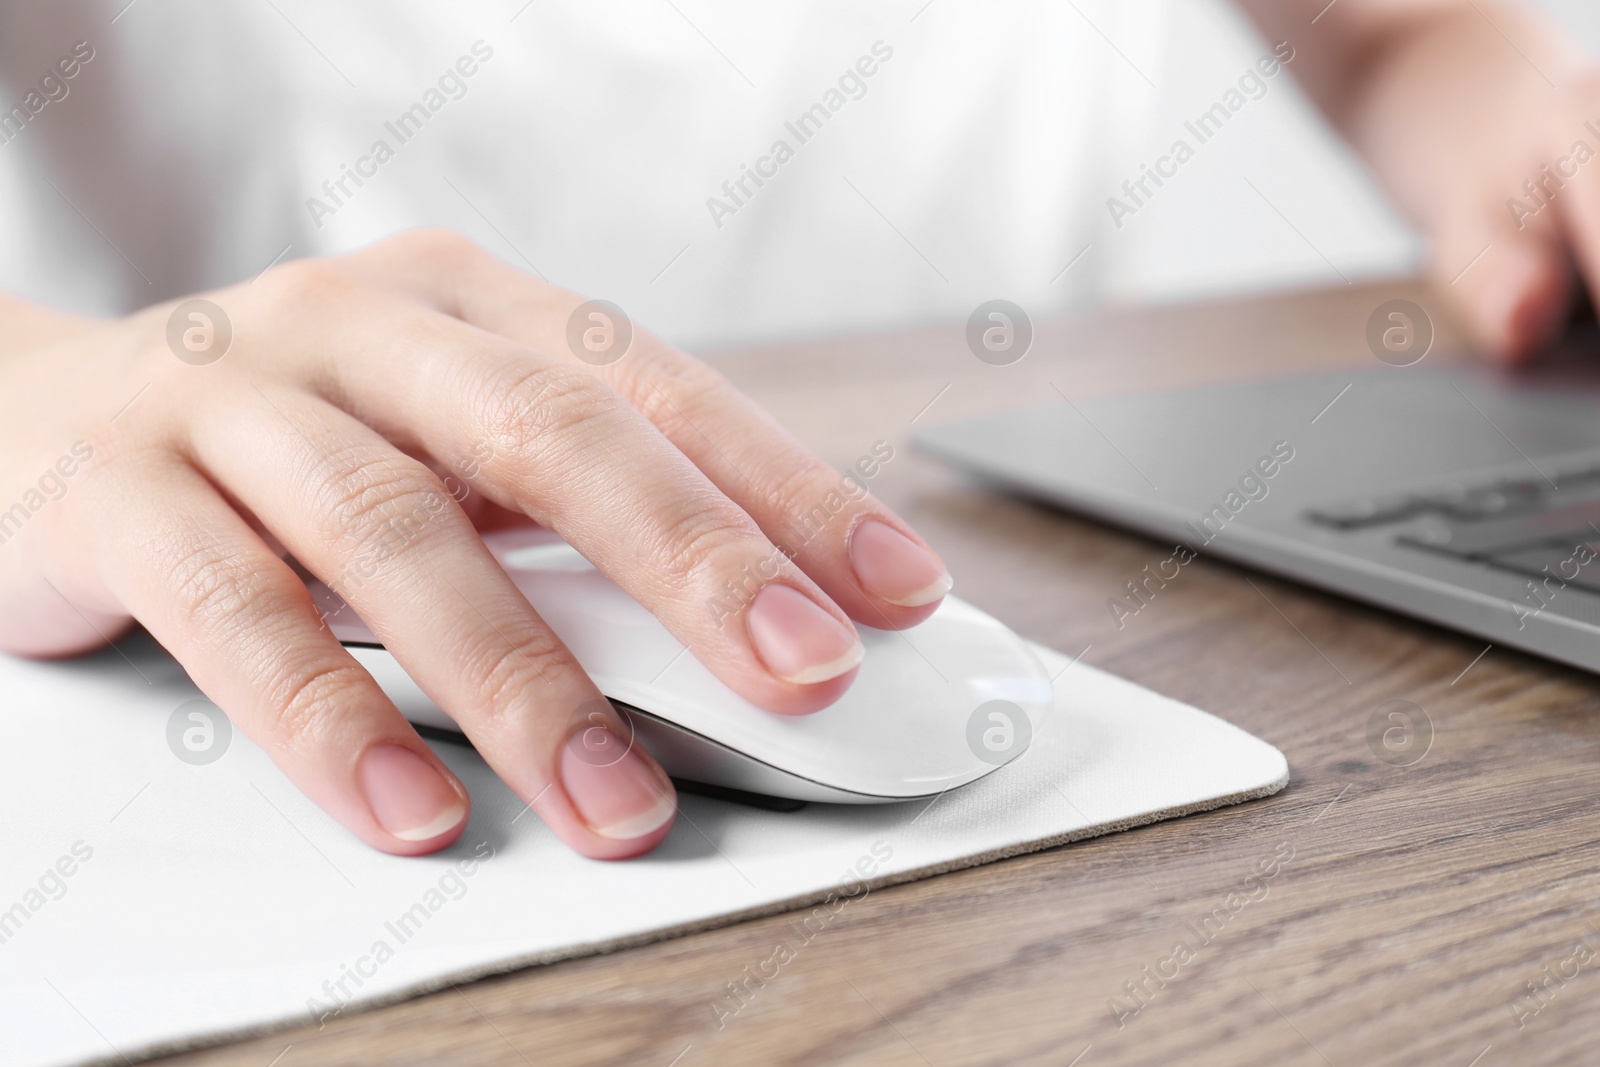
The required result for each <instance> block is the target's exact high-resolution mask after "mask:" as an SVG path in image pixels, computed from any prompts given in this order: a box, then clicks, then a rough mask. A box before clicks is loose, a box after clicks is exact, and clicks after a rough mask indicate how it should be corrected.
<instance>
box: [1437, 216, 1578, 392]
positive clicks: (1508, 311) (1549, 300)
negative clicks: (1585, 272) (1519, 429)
mask: <svg viewBox="0 0 1600 1067" xmlns="http://www.w3.org/2000/svg"><path fill="white" fill-rule="evenodd" d="M1433 273H1434V277H1435V279H1436V280H1437V281H1438V283H1439V289H1440V291H1442V292H1444V293H1446V294H1447V295H1449V296H1450V297H1451V298H1452V301H1453V303H1454V304H1455V306H1456V308H1457V310H1458V311H1459V312H1460V314H1461V316H1462V318H1463V319H1465V320H1466V323H1467V326H1468V328H1469V329H1470V330H1471V332H1472V336H1473V339H1474V340H1475V341H1476V342H1477V344H1478V345H1479V347H1481V348H1483V349H1484V350H1485V351H1487V352H1488V353H1489V354H1490V355H1491V356H1493V357H1494V358H1496V359H1498V360H1500V361H1502V362H1506V363H1521V362H1524V361H1526V360H1527V359H1529V358H1530V357H1531V356H1533V355H1534V354H1535V353H1537V352H1538V351H1539V350H1540V349H1541V348H1543V347H1544V346H1546V345H1548V344H1549V343H1550V342H1552V341H1553V340H1554V339H1555V337H1556V334H1557V332H1558V331H1559V330H1560V328H1561V325H1562V323H1563V322H1564V321H1565V320H1566V317H1567V314H1568V311H1569V309H1570V307H1571V304H1572V285H1573V277H1572V267H1571V264H1570V263H1569V262H1568V260H1567V257H1566V255H1565V254H1564V253H1563V251H1562V250H1561V246H1560V244H1559V243H1558V242H1557V241H1556V240H1555V239H1554V238H1553V236H1552V235H1551V234H1550V231H1549V228H1548V226H1538V227H1537V228H1536V227H1535V225H1534V224H1533V223H1531V222H1529V223H1528V224H1527V225H1526V226H1525V227H1524V228H1522V229H1518V227H1517V226H1516V225H1514V224H1513V222H1512V221H1511V220H1510V219H1509V218H1506V219H1503V220H1502V219H1495V218H1494V216H1493V214H1491V215H1490V217H1489V218H1484V217H1483V214H1482V211H1481V209H1479V211H1478V212H1473V213H1468V212H1456V213H1453V214H1452V215H1451V216H1450V229H1449V231H1448V232H1445V233H1440V234H1437V235H1436V239H1435V250H1434V256H1433Z"/></svg>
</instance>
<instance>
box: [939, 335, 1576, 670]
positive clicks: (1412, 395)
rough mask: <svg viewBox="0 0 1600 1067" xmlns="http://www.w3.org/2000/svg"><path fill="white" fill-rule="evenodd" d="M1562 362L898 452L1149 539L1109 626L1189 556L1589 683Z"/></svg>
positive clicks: (1112, 402) (1572, 446) (1372, 380)
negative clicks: (1539, 659) (1502, 651)
mask: <svg viewBox="0 0 1600 1067" xmlns="http://www.w3.org/2000/svg"><path fill="white" fill-rule="evenodd" d="M1567 350H1568V356H1567V357H1566V358H1564V359H1559V360H1555V361H1553V362H1552V364H1551V365H1549V366H1547V367H1544V368H1542V369H1540V370H1537V371H1533V372H1527V373H1520V374H1513V373H1510V372H1505V371H1499V370H1496V369H1494V368H1490V367H1487V366H1477V365H1460V366H1441V365H1437V364H1435V365H1431V366H1430V365H1429V364H1428V363H1427V362H1426V361H1424V362H1423V363H1420V364H1417V365H1415V366H1408V367H1392V366H1387V365H1384V364H1381V363H1378V362H1377V361H1374V362H1373V364H1372V366H1371V367H1370V368H1364V369H1358V370H1356V371H1354V372H1343V373H1337V374H1319V375H1315V376H1305V377H1287V378H1282V379H1275V380H1267V381H1252V382H1239V383H1232V384H1224V385H1216V386H1209V387H1204V388H1188V389H1182V390H1176V391H1169V392H1156V393H1147V394H1140V395H1131V396H1117V397H1109V398H1101V399H1094V400H1079V401H1065V402H1057V403H1047V404H1044V405H1042V406H1039V407H1034V408H1030V409H1027V410H1023V411H1014V412H1008V413H1005V414H1003V415H996V416H990V417H985V418H978V419H971V420H967V421H963V422H956V423H951V424H946V425H940V426H932V427H928V428H926V429H923V430H922V431H920V432H919V433H917V434H916V436H915V437H914V444H915V445H916V446H917V447H918V448H920V449H921V450H923V451H925V452H928V453H931V454H932V455H934V456H938V457H941V458H943V459H945V460H948V461H950V462H951V463H954V464H956V465H957V466H959V467H962V468H964V469H965V470H967V471H969V472H971V473H972V474H974V475H976V476H978V477H979V478H980V479H982V480H985V481H987V482H989V483H991V484H993V485H995V486H997V487H999V488H1002V489H1005V490H1008V491H1013V492H1017V493H1021V494H1025V495H1027V496H1030V497H1032V498H1035V499H1037V500H1041V501H1044V502H1047V503H1049V504H1052V505H1057V506H1060V507H1063V508H1067V509H1070V510H1072V511H1075V512H1079V513H1082V514H1084V515H1087V516H1091V517H1094V518H1097V519H1101V520H1104V521H1106V522H1109V523H1113V524H1116V525H1120V526H1124V527H1127V528H1129V529H1132V530H1136V531H1138V532H1140V533H1144V534H1147V535H1149V536H1150V537H1152V538H1155V539H1156V540H1158V541H1160V542H1161V543H1162V544H1161V546H1159V550H1152V553H1151V565H1150V566H1149V567H1146V568H1144V569H1143V570H1141V571H1140V572H1139V573H1137V574H1129V575H1127V576H1126V577H1127V579H1128V580H1127V582H1126V583H1125V584H1124V586H1123V588H1122V590H1121V592H1120V595H1119V596H1117V597H1113V598H1112V599H1111V601H1110V602H1109V603H1108V605H1107V611H1108V620H1109V621H1113V622H1114V623H1115V624H1116V625H1117V626H1118V627H1119V628H1120V627H1122V626H1126V625H1128V624H1129V621H1130V616H1132V615H1137V614H1138V612H1139V610H1141V609H1142V607H1143V605H1144V604H1146V603H1149V602H1150V601H1151V600H1153V599H1154V596H1155V594H1156V592H1157V591H1158V590H1159V589H1160V588H1162V586H1163V584H1164V583H1166V582H1171V581H1180V582H1181V581H1182V569H1183V567H1184V566H1185V565H1186V564H1187V563H1188V562H1190V561H1191V560H1192V559H1194V558H1197V557H1205V556H1211V557H1217V558H1221V559H1227V560H1232V561H1234V562H1237V563H1241V564H1245V565H1247V566H1250V567H1254V568H1259V569H1261V570H1263V571H1268V572H1271V573H1274V574H1277V575H1280V576H1282V577H1286V578H1291V579H1295V580H1298V581H1302V582H1306V583H1308V584H1311V585H1315V586H1319V587H1321V588H1324V589H1328V590H1332V591H1333V592H1336V593H1341V594H1344V595H1346V596H1349V597H1353V598H1356V599H1359V600H1363V601H1366V602H1368V603H1371V604H1376V605H1379V606H1381V607H1384V608H1389V609H1392V610H1395V611H1399V612H1403V613H1405V614H1408V615H1412V616H1416V617H1417V618H1421V619H1426V620H1428V621H1431V622H1435V623H1439V624H1441V625H1443V626H1448V627H1451V628H1453V629H1457V630H1462V631H1465V632H1467V633H1470V634H1475V635H1477V636H1478V637H1481V638H1482V639H1484V640H1485V641H1487V642H1490V643H1492V644H1496V645H1505V646H1510V647H1514V648H1519V649H1523V650H1525V651H1528V652H1533V653H1536V654H1538V655H1541V656H1546V657H1549V658H1551V659H1554V660H1558V661H1560V662H1563V663H1568V664H1572V665H1573V666H1577V667H1584V668H1587V669H1589V670H1594V671H1600V367H1597V366H1596V364H1600V343H1595V342H1594V340H1592V339H1591V340H1590V341H1588V342H1587V343H1582V344H1578V345H1576V346H1574V345H1570V344H1569V345H1568V346H1567ZM1574 355H1576V356H1578V357H1579V358H1577V359H1574V358H1573V356H1574Z"/></svg>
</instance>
